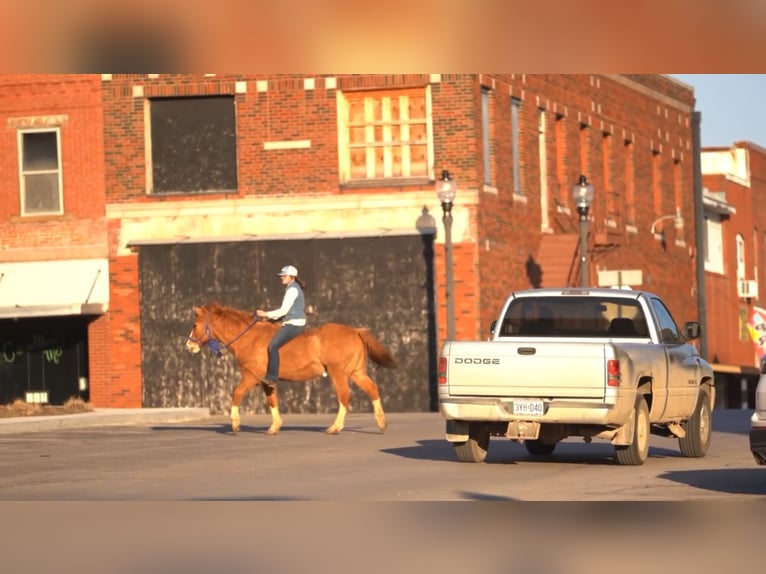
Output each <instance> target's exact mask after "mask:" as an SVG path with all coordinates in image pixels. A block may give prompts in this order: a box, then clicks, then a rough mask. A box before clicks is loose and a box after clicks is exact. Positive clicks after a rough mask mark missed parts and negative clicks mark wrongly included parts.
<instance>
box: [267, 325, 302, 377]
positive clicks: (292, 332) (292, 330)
mask: <svg viewBox="0 0 766 574" xmlns="http://www.w3.org/2000/svg"><path fill="white" fill-rule="evenodd" d="M304 329H306V327H305V326H304V325H300V326H299V325H282V326H281V327H280V328H279V331H277V332H276V333H274V336H273V337H272V338H271V341H270V342H269V347H268V351H269V368H268V370H267V371H266V380H267V381H269V382H271V383H276V382H277V381H279V348H280V347H282V346H283V345H284V344H285V343H287V342H288V341H289V340H290V339H292V338H294V337H297V336H298V335H300V334H301V333H303V331H304Z"/></svg>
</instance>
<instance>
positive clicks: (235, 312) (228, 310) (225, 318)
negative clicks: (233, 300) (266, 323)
mask: <svg viewBox="0 0 766 574" xmlns="http://www.w3.org/2000/svg"><path fill="white" fill-rule="evenodd" d="M203 309H205V310H206V311H207V312H208V313H209V314H210V317H211V318H213V319H218V320H220V321H222V322H224V323H227V324H232V323H237V325H239V324H240V323H245V324H247V323H250V322H251V321H252V320H253V318H254V317H253V314H252V313H250V312H248V311H241V310H240V309H235V308H234V307H229V306H227V305H223V304H221V303H219V302H218V301H215V302H213V303H208V304H207V305H205V306H204V307H203Z"/></svg>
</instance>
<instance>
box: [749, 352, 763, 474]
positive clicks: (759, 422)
mask: <svg viewBox="0 0 766 574" xmlns="http://www.w3.org/2000/svg"><path fill="white" fill-rule="evenodd" d="M750 452H752V453H753V458H755V462H757V463H758V464H766V356H765V357H764V358H763V359H761V378H760V379H758V386H757V387H756V388H755V412H754V413H753V416H752V418H751V419H750Z"/></svg>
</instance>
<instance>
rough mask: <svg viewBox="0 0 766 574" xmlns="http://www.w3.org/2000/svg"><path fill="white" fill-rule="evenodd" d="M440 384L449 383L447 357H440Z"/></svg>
mask: <svg viewBox="0 0 766 574" xmlns="http://www.w3.org/2000/svg"><path fill="white" fill-rule="evenodd" d="M439 384H440V385H446V384H447V357H439Z"/></svg>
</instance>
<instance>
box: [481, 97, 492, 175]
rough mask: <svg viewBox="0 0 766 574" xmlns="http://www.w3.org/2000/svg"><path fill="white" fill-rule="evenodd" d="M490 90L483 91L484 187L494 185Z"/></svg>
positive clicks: (482, 140) (482, 141)
mask: <svg viewBox="0 0 766 574" xmlns="http://www.w3.org/2000/svg"><path fill="white" fill-rule="evenodd" d="M489 95H490V90H489V88H482V89H481V143H482V156H483V158H484V185H492V146H491V139H490V132H489V125H490V120H489V113H490V112H489V106H490V101H489Z"/></svg>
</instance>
